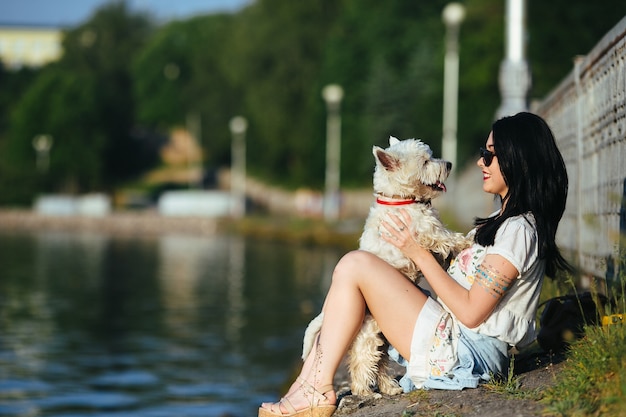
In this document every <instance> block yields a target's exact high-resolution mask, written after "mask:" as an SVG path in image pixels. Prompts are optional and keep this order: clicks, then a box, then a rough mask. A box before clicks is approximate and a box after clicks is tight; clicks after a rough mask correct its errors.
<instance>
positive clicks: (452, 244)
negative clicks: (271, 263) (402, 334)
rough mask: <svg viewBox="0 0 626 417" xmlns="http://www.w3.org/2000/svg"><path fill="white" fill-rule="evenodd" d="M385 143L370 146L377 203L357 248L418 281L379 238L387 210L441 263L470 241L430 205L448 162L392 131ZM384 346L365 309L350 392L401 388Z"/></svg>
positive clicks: (351, 355) (311, 338)
mask: <svg viewBox="0 0 626 417" xmlns="http://www.w3.org/2000/svg"><path fill="white" fill-rule="evenodd" d="M389 145H390V146H389V147H388V148H387V149H382V148H380V147H378V146H374V148H373V150H372V151H373V154H374V158H375V160H376V168H375V171H374V191H375V195H376V197H377V202H376V203H374V204H373V205H372V207H371V209H370V212H369V215H368V218H367V219H366V221H365V227H364V230H363V234H362V235H361V238H360V239H359V243H360V245H359V249H361V250H365V251H368V252H371V253H374V254H375V255H377V256H379V257H380V258H382V259H384V260H385V261H387V262H388V263H389V264H391V265H392V266H393V267H395V268H396V269H398V270H399V271H400V272H402V273H403V274H404V275H406V276H407V278H408V279H410V280H411V281H413V282H415V283H416V284H417V283H418V281H419V275H420V274H419V271H418V270H417V268H416V267H415V265H414V264H413V262H412V261H411V260H410V259H408V258H407V257H405V256H404V255H403V254H402V252H401V251H400V250H399V249H398V248H396V247H395V246H393V245H391V244H389V243H387V242H386V241H384V240H383V239H382V238H381V237H380V236H381V233H387V232H386V231H385V230H384V228H383V227H382V226H381V221H382V220H387V222H388V223H391V224H393V222H392V221H390V219H389V217H388V215H389V212H397V210H399V209H400V208H403V209H405V210H406V211H407V212H408V213H409V214H410V216H411V229H412V230H411V231H412V232H413V235H414V236H416V238H417V242H418V243H419V244H420V245H421V246H423V247H425V248H427V249H429V250H430V251H431V252H432V253H433V254H435V256H437V258H438V259H440V261H441V262H442V264H443V263H444V262H445V261H446V259H447V258H448V257H449V256H451V255H456V254H457V253H459V252H460V251H461V250H463V249H465V248H466V247H468V246H469V245H470V243H471V242H470V241H469V240H468V239H467V238H466V237H465V236H463V235H462V234H461V233H455V232H451V231H449V230H448V229H446V228H445V227H444V225H443V224H442V223H441V220H440V219H439V214H438V212H437V210H436V209H434V208H433V207H432V206H431V204H430V201H431V200H432V199H433V198H436V197H438V196H439V195H441V194H442V193H443V192H445V191H446V187H445V185H444V181H445V180H446V179H447V178H448V175H449V174H450V170H451V168H452V164H450V163H449V162H447V161H444V160H442V159H435V158H433V157H432V151H431V149H430V147H429V146H428V145H427V144H425V143H424V142H422V141H420V140H416V139H407V140H403V141H400V140H398V139H396V138H395V137H393V136H392V137H390V138H389ZM379 200H382V201H387V202H397V201H405V202H406V201H407V200H415V202H414V203H409V204H403V205H397V206H394V205H386V204H379V203H378V201H379ZM323 319H324V314H323V312H322V313H320V314H319V315H318V316H317V317H316V318H314V319H313V320H312V321H311V323H310V324H309V325H308V327H307V329H306V331H305V336H304V342H303V352H302V358H303V359H306V357H307V356H308V355H309V352H310V351H311V349H312V348H313V344H314V343H315V340H316V337H317V335H318V333H319V331H320V328H321V326H322V321H323ZM387 348H388V342H387V341H386V340H385V338H384V337H383V335H382V333H381V332H380V328H379V327H378V324H377V323H376V321H375V320H374V319H373V318H372V316H371V315H369V314H366V317H365V320H364V322H363V326H362V327H361V330H360V331H359V333H358V334H357V337H356V338H355V340H354V341H353V343H352V345H351V347H350V349H349V351H348V370H349V372H350V376H351V380H352V383H351V389H352V394H354V395H369V394H372V393H373V391H372V389H373V387H374V386H375V385H378V389H379V391H380V392H382V393H385V394H398V393H400V392H401V391H402V389H401V388H400V387H399V385H398V383H397V382H396V380H395V379H394V378H393V377H392V376H391V375H390V372H389V369H388V362H389V358H388V355H387Z"/></svg>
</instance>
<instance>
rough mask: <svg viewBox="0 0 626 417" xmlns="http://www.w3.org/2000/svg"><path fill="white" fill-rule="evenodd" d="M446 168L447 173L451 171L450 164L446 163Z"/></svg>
mask: <svg viewBox="0 0 626 417" xmlns="http://www.w3.org/2000/svg"><path fill="white" fill-rule="evenodd" d="M446 168H447V169H448V171H451V170H452V162H447V163H446Z"/></svg>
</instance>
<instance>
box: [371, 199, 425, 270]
mask: <svg viewBox="0 0 626 417" xmlns="http://www.w3.org/2000/svg"><path fill="white" fill-rule="evenodd" d="M399 213H400V216H398V215H397V214H395V213H391V212H389V214H388V218H389V221H386V220H383V221H382V222H381V226H382V227H383V228H384V229H385V231H386V233H385V232H383V233H381V237H382V239H383V240H384V241H386V242H388V243H390V244H392V245H393V246H395V247H396V248H398V249H400V251H401V252H402V253H403V254H404V255H405V256H407V257H408V258H410V259H412V260H413V262H415V263H416V264H417V263H418V260H419V259H420V258H421V257H423V256H424V255H425V254H429V252H428V251H427V250H426V249H424V248H423V247H421V246H420V245H419V244H418V243H417V241H416V240H415V237H416V236H415V235H414V234H413V233H412V232H411V216H409V213H408V212H407V211H406V210H405V209H399Z"/></svg>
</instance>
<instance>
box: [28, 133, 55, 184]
mask: <svg viewBox="0 0 626 417" xmlns="http://www.w3.org/2000/svg"><path fill="white" fill-rule="evenodd" d="M53 142H54V141H53V139H52V136H51V135H37V136H35V137H34V138H33V148H34V149H35V152H36V154H37V169H38V170H39V171H40V172H42V173H44V174H45V173H46V172H48V167H49V165H50V148H52V143H53Z"/></svg>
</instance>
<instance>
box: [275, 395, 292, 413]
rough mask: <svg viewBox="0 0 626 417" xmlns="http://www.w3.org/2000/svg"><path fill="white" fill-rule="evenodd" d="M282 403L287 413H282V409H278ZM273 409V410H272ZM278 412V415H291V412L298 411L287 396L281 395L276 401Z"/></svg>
mask: <svg viewBox="0 0 626 417" xmlns="http://www.w3.org/2000/svg"><path fill="white" fill-rule="evenodd" d="M281 405H284V406H285V408H286V409H287V412H288V414H283V412H282V411H280V406H281ZM272 411H273V410H272ZM278 412H279V413H280V415H281V416H282V415H288V416H290V415H292V414H296V413H297V412H298V411H297V410H296V408H295V407H294V406H293V404H291V401H289V398H287V397H283V398H281V399H280V401H279V402H278Z"/></svg>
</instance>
